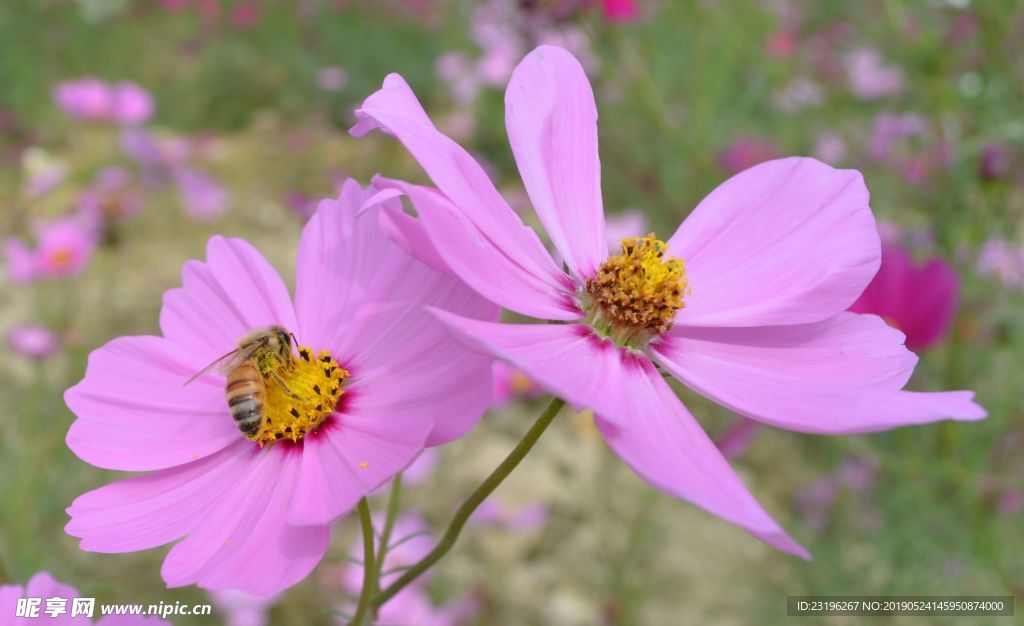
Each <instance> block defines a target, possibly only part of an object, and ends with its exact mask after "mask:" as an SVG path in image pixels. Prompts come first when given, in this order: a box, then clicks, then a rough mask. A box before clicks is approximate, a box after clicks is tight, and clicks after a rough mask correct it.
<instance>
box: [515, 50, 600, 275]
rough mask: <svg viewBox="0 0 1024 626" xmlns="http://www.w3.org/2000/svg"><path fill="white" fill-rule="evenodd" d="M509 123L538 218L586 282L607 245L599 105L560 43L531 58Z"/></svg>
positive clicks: (518, 74)
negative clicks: (599, 153) (602, 193)
mask: <svg viewBox="0 0 1024 626" xmlns="http://www.w3.org/2000/svg"><path fill="white" fill-rule="evenodd" d="M505 126H506V128H507V130H508V138H509V142H510V143H511V145H512V152H513V154H515V157H516V164H517V165H518V166H519V174H520V175H521V176H522V178H523V184H524V185H526V191H527V193H528V194H529V195H530V201H531V202H532V203H533V207H534V209H535V210H536V211H537V215H538V216H539V217H540V220H541V222H543V224H544V228H545V229H546V230H547V233H548V236H550V237H551V241H552V242H553V243H554V244H555V248H557V249H558V251H559V252H560V253H561V255H562V258H563V259H565V262H566V265H567V266H568V268H569V271H570V273H572V275H573V276H575V277H576V278H577V279H578V280H580V281H585V280H586V279H587V278H590V277H591V276H593V275H594V274H595V273H596V272H597V268H598V266H599V265H601V262H602V261H604V259H605V257H607V256H608V245H607V243H606V236H605V228H604V205H603V204H602V201H601V161H600V158H599V157H598V151H597V106H596V105H595V104H594V92H593V90H591V88H590V82H589V81H588V80H587V75H586V73H584V71H583V67H582V66H581V65H580V62H579V61H577V60H576V57H574V56H572V54H570V53H569V52H568V51H566V50H564V49H562V48H558V47H556V46H540V47H538V48H537V49H535V50H534V51H533V52H531V53H530V54H528V55H526V58H524V59H523V60H522V61H521V62H520V63H519V65H518V66H517V67H516V69H515V71H514V72H512V79H511V80H510V81H509V84H508V89H507V90H506V91H505Z"/></svg>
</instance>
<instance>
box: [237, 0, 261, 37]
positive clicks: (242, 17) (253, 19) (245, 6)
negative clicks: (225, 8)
mask: <svg viewBox="0 0 1024 626" xmlns="http://www.w3.org/2000/svg"><path fill="white" fill-rule="evenodd" d="M262 16H263V10H262V9H261V8H260V5H259V3H258V2H253V1H252V0H248V1H242V2H237V3H235V5H234V7H233V8H232V9H231V18H230V20H229V23H230V24H231V27H232V28H234V29H235V30H249V29H250V28H252V27H253V26H255V25H256V23H257V22H258V21H259V20H260V18H261V17H262Z"/></svg>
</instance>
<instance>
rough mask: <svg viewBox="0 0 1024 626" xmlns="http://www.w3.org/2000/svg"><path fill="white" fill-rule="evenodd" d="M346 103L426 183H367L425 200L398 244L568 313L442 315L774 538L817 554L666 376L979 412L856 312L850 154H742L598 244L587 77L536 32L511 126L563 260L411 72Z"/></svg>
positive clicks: (857, 249)
mask: <svg viewBox="0 0 1024 626" xmlns="http://www.w3.org/2000/svg"><path fill="white" fill-rule="evenodd" d="M357 115H358V116H359V119H360V121H359V122H358V124H357V125H356V126H355V127H354V128H353V129H352V131H351V132H352V134H353V135H355V136H362V135H364V134H366V133H368V132H370V131H371V130H373V129H376V128H379V129H382V130H383V131H385V132H387V133H388V134H389V135H391V136H393V137H395V138H396V139H397V140H398V141H400V142H402V144H403V145H404V146H405V148H406V149H407V150H408V151H409V152H410V153H411V154H412V156H413V157H414V158H415V159H416V160H417V162H418V163H419V164H420V166H421V167H422V168H423V169H424V170H425V172H426V174H427V176H428V177H429V178H430V179H431V180H432V181H433V183H434V184H435V185H437V188H436V189H435V188H432V187H425V186H419V185H413V184H409V183H405V182H402V181H398V180H391V179H383V178H379V179H378V181H377V182H378V184H379V185H380V186H381V187H383V188H387V189H391V190H393V191H394V192H400V193H403V194H405V195H407V196H408V197H409V199H410V200H411V201H412V203H413V205H414V206H415V209H416V211H417V214H418V217H415V218H414V217H412V216H409V215H408V214H406V213H405V212H404V211H402V210H401V209H400V208H390V209H387V210H386V211H384V212H383V214H382V218H383V219H384V220H385V222H386V223H387V224H388V228H389V232H390V233H391V234H392V237H393V238H394V240H396V241H400V242H401V245H403V247H405V248H406V249H407V250H410V251H411V252H413V253H414V254H416V255H417V256H419V257H420V258H422V259H424V260H425V262H428V263H430V264H431V265H432V266H433V267H438V268H444V267H447V268H448V269H449V271H452V272H453V273H455V274H456V275H458V276H459V277H460V278H462V279H463V280H464V281H466V283H467V284H469V285H470V286H471V287H472V288H473V289H475V290H477V291H478V292H479V293H480V294H482V295H484V296H485V297H487V298H488V299H490V300H491V301H493V302H495V303H496V304H499V305H501V306H503V307H505V308H507V309H509V310H510V311H513V312H515V313H518V314H520V315H522V316H526V317H530V318H535V319H540V320H546V321H554V322H559V323H547V324H500V323H489V322H481V321H478V320H470V319H465V318H463V317H460V316H458V315H453V314H450V313H444V312H437V313H436V315H437V317H438V318H439V319H441V320H443V322H444V323H445V325H446V327H447V328H448V329H449V331H450V332H451V333H453V335H455V336H456V337H459V338H460V339H461V340H462V341H463V342H465V343H466V345H469V346H472V347H474V348H476V349H478V350H481V351H482V352H485V353H487V354H490V355H493V356H494V357H495V358H497V359H500V360H502V361H506V362H508V363H510V364H511V365H513V366H515V367H517V368H519V369H521V370H523V371H524V372H528V374H529V376H530V378H531V379H532V380H533V381H535V382H536V383H537V384H538V385H540V386H541V387H543V388H544V389H546V390H547V391H549V392H550V393H552V394H554V395H556V396H557V397H560V398H563V399H564V400H566V401H567V402H568V403H569V405H570V406H581V407H587V408H590V409H592V410H593V412H594V414H595V416H596V417H595V419H596V422H597V427H598V429H599V430H600V431H601V433H602V435H604V438H605V439H606V441H607V442H608V444H609V445H610V446H611V448H612V449H613V450H614V451H615V452H616V453H617V454H619V456H621V457H622V458H623V460H624V461H625V462H626V463H627V464H629V465H630V466H631V467H632V468H633V469H634V470H635V471H636V472H637V473H638V474H639V475H640V476H641V477H643V478H644V479H646V480H647V481H648V482H649V483H650V484H651V485H653V486H655V487H656V488H658V489H660V490H662V491H664V492H666V493H668V494H671V495H674V496H677V497H680V498H683V499H685V500H688V501H690V502H692V503H694V504H696V505H698V506H700V507H703V508H704V509H706V510H708V511H710V512H711V513H713V514H715V515H718V516H719V517H721V518H723V519H725V520H727V521H730V522H732V523H735V524H738V525H739V526H741V527H743V528H744V529H746V530H748V531H749V532H750V533H751V534H753V535H754V536H756V537H758V538H760V539H762V540H763V541H765V542H767V543H768V544H770V545H772V546H775V547H777V548H779V549H782V550H785V551H788V552H791V553H794V554H797V555H801V556H805V557H806V556H808V553H807V551H806V550H805V549H804V548H803V547H801V546H800V545H799V544H797V543H796V542H795V541H794V540H793V539H792V538H790V537H789V535H787V534H786V532H785V531H784V530H783V529H782V528H781V527H780V526H779V525H778V524H777V523H776V522H775V521H774V520H773V519H772V518H771V516H770V515H769V514H768V513H767V512H766V511H765V510H764V509H763V508H761V506H760V505H759V504H758V503H757V501H756V500H755V499H754V497H753V496H752V495H751V494H750V492H749V491H748V490H747V489H746V487H745V486H744V485H743V483H742V481H741V480H740V479H739V477H738V476H737V475H736V474H735V472H734V471H733V470H732V468H731V467H730V466H729V464H728V462H727V461H726V460H725V459H724V458H723V457H722V455H721V453H720V452H718V449H717V448H716V447H715V445H714V443H713V442H712V441H711V440H710V439H709V438H708V436H707V434H706V433H705V432H704V431H703V429H702V428H701V427H700V424H699V423H698V422H697V421H696V419H695V418H694V417H693V416H692V415H691V414H690V413H689V411H688V410H687V409H686V407H685V406H684V405H683V403H682V402H681V401H680V399H679V397H678V396H677V395H676V393H675V392H674V391H673V390H672V388H671V387H670V386H669V384H668V382H666V380H665V377H664V376H663V373H667V374H670V375H672V376H673V377H675V378H676V379H678V380H680V381H681V382H683V383H684V384H686V385H687V386H689V387H691V388H693V389H694V390H696V391H697V392H699V393H701V394H702V395H705V396H707V397H709V398H711V399H712V400H715V401H717V402H718V403H719V404H722V405H724V406H726V407H728V408H729V409H731V410H733V411H734V412H736V413H739V414H740V415H743V416H745V417H749V418H752V419H757V420H759V421H761V422H765V423H768V424H771V425H775V426H778V427H782V428H787V429H791V430H796V431H800V432H810V433H818V434H843V433H864V432H872V431H879V430H886V429H889V428H894V427H898V426H905V425H910V424H921V423H927V422H933V421H938V420H942V419H949V418H952V419H962V420H977V419H981V418H983V417H984V416H985V415H986V413H985V411H984V409H982V408H981V407H980V406H978V405H977V404H975V403H974V402H973V400H972V398H973V396H974V394H973V392H971V391H951V392H939V393H919V392H907V391H903V390H902V389H903V387H904V385H905V384H906V382H907V380H908V379H909V378H910V375H911V373H912V372H913V369H914V365H915V363H916V361H917V359H916V357H915V356H914V355H913V354H912V353H910V352H909V351H907V350H906V348H905V347H904V346H903V336H902V334H900V333H899V332H897V331H895V330H893V329H891V328H889V327H888V326H886V325H885V324H884V323H883V322H882V321H881V320H880V319H878V318H877V317H874V316H870V315H856V314H853V313H849V312H847V311H846V309H847V308H848V307H849V306H850V305H851V304H852V303H853V302H854V301H855V300H856V299H857V297H858V296H860V294H861V292H862V291H863V290H864V288H865V287H866V286H867V284H868V283H869V282H870V280H871V277H872V276H873V275H874V274H875V272H876V271H877V269H878V265H879V263H880V243H879V239H878V232H877V230H876V228H875V219H874V216H873V214H872V212H871V209H870V208H869V206H868V190H867V188H866V187H865V185H864V181H863V177H862V176H861V175H860V173H858V172H855V171H850V170H836V169H833V168H831V167H829V166H827V165H825V164H823V163H821V162H819V161H815V160H813V159H807V158H788V159H779V160H775V161H770V162H768V163H763V164H761V165H757V166H754V167H753V168H751V169H748V170H745V171H744V172H743V173H741V174H739V175H737V176H734V177H732V178H731V179H729V180H727V181H726V182H725V183H723V184H722V185H721V186H719V187H718V188H717V189H716V190H714V191H712V192H711V194H710V195H708V196H707V197H706V198H705V199H704V200H703V201H702V202H701V203H700V204H699V205H698V206H697V208H696V209H694V210H693V212H691V213H690V215H689V217H687V219H686V220H685V221H684V222H683V223H682V224H681V225H680V227H679V229H678V230H677V231H676V233H675V234H674V235H673V236H672V237H671V238H669V240H668V242H667V243H666V242H663V241H660V240H657V239H654V238H653V237H650V238H643V239H637V240H634V241H633V242H631V245H627V246H623V249H622V251H621V253H620V254H618V255H615V256H611V257H609V252H608V240H607V233H606V229H605V219H604V211H603V207H602V204H603V203H602V197H601V182H600V177H601V174H600V162H599V157H598V149H597V148H598V138H597V109H596V105H595V102H594V98H593V92H592V89H591V87H590V83H589V81H588V80H587V77H586V75H585V73H584V70H583V67H582V66H581V65H580V63H579V62H578V61H577V60H576V59H575V58H574V57H573V56H572V55H571V54H570V53H569V52H567V51H566V50H563V49H560V48H554V47H548V46H542V47H540V48H537V49H536V50H534V51H533V52H531V53H530V54H529V55H527V57H526V58H525V59H524V60H523V61H522V62H521V63H520V64H519V66H518V67H517V68H516V70H515V71H514V72H513V74H512V79H511V81H510V83H509V85H508V88H507V90H506V94H505V122H506V129H507V131H508V135H509V141H510V143H511V145H512V151H513V154H514V156H515V159H516V163H517V165H518V167H519V172H520V175H521V177H522V179H523V183H524V185H525V187H526V189H527V191H528V193H529V195H530V198H531V200H532V204H533V207H534V210H535V211H536V213H537V215H538V217H539V219H540V221H541V222H542V223H543V224H544V226H545V227H546V231H547V234H548V236H549V237H550V239H551V241H552V242H553V244H554V246H555V248H556V249H557V250H558V251H559V253H560V257H561V259H562V260H563V262H564V269H563V266H562V264H558V263H555V261H554V260H553V259H552V258H551V256H550V255H549V254H548V252H547V250H546V249H545V247H544V245H543V243H542V242H541V239H540V237H538V236H537V234H536V233H535V232H533V231H532V230H531V229H529V228H526V227H525V226H524V224H523V222H522V220H521V219H520V218H519V216H518V215H516V213H515V212H513V211H512V209H511V208H510V207H509V206H508V204H507V203H506V202H505V200H504V199H503V198H502V197H501V195H500V194H499V193H498V191H497V189H496V188H495V187H494V185H493V183H492V182H491V181H490V180H489V179H488V177H487V175H486V174H485V172H484V170H483V168H482V167H481V166H480V165H479V163H477V162H476V160H475V159H473V157H472V156H470V155H469V153H467V152H466V151H464V150H463V149H462V148H461V147H460V146H458V144H456V143H455V142H453V141H452V140H451V139H449V138H448V137H446V136H444V135H442V134H441V133H440V132H439V131H438V130H437V128H436V127H434V125H433V124H432V123H431V121H430V118H429V117H428V116H427V114H426V112H425V111H424V110H423V107H422V105H421V104H420V103H419V101H418V100H417V99H416V96H415V95H414V94H413V92H412V90H411V89H410V88H409V86H408V84H407V83H406V82H405V80H404V79H402V77H401V76H399V75H397V74H391V75H389V76H388V77H387V78H386V79H385V81H384V85H383V87H382V88H381V89H380V90H379V91H377V92H376V93H374V94H372V95H371V96H370V97H369V98H367V99H366V101H365V102H364V103H363V105H362V107H361V108H360V109H359V110H358V111H357ZM684 260H685V262H684ZM850 345H855V346H857V349H856V350H851V349H849V346H850Z"/></svg>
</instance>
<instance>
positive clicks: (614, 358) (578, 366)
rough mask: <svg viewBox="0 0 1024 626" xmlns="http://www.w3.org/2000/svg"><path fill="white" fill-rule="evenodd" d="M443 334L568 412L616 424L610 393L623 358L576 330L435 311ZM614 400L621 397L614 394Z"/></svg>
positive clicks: (589, 333) (575, 326)
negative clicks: (525, 380)
mask: <svg viewBox="0 0 1024 626" xmlns="http://www.w3.org/2000/svg"><path fill="white" fill-rule="evenodd" d="M434 314H435V315H436V316H437V317H438V319H440V320H441V321H442V322H443V323H444V325H445V326H446V327H447V328H448V330H449V331H450V332H451V333H452V334H453V335H454V336H455V337H456V338H457V339H459V340H461V341H463V342H465V343H466V345H468V346H470V347H474V348H476V349H478V350H481V351H484V352H487V353H488V354H492V355H494V356H495V357H497V358H499V359H501V360H503V361H507V362H509V363H511V364H512V365H514V366H515V367H517V368H519V369H521V370H522V371H524V372H529V373H530V378H531V379H532V380H533V381H534V382H536V383H537V384H538V385H540V386H541V387H543V388H544V389H546V390H548V391H549V392H550V393H553V394H555V395H557V396H559V397H560V398H563V399H564V400H566V401H568V402H569V403H570V404H572V405H573V406H580V407H585V408H591V409H594V411H595V412H598V413H601V414H602V415H606V416H607V417H608V418H609V419H617V417H616V416H618V415H620V414H621V411H619V410H618V407H619V406H620V405H619V403H620V402H621V401H622V398H616V397H615V396H614V395H609V394H607V393H604V390H606V389H608V388H609V387H612V388H615V387H616V385H618V384H619V381H621V380H623V378H624V377H625V373H624V371H625V369H626V368H628V367H630V362H631V359H630V358H627V356H628V354H627V353H625V352H623V351H621V350H619V349H617V348H616V347H615V345H614V344H613V343H612V342H611V341H603V340H601V339H598V338H597V337H596V336H595V335H594V334H593V331H592V330H591V329H590V328H589V327H587V326H583V325H579V324H572V325H566V324H492V323H488V322H480V321H477V320H470V319H466V318H462V317H458V316H456V315H452V314H450V313H447V312H444V311H437V310H434ZM616 395H626V394H624V393H622V394H616Z"/></svg>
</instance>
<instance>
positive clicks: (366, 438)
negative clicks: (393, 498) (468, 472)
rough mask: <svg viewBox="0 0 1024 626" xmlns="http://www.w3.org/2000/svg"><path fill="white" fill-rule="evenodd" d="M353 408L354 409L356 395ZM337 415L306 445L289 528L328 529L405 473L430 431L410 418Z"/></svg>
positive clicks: (426, 421)
mask: <svg viewBox="0 0 1024 626" xmlns="http://www.w3.org/2000/svg"><path fill="white" fill-rule="evenodd" d="M353 393H354V395H355V396H356V397H355V398H353V400H352V402H351V404H353V405H358V404H359V398H358V395H359V394H358V392H353ZM357 410H358V407H356V408H354V409H353V413H351V414H336V415H335V416H334V417H333V418H332V419H333V420H334V422H333V423H331V424H329V425H328V426H327V427H326V428H324V429H322V430H321V431H320V432H319V433H317V434H316V435H312V436H307V437H306V439H305V440H304V444H305V445H304V449H303V454H302V469H301V472H300V474H299V476H298V482H297V483H296V486H295V495H294V497H293V498H292V502H291V506H290V508H289V511H288V522H289V523H291V524H329V523H330V522H331V521H333V520H334V519H335V518H337V517H339V516H341V515H344V514H345V513H347V512H349V511H350V510H351V509H352V508H354V507H355V505H356V504H358V503H359V499H360V498H362V497H363V496H366V495H368V494H369V493H371V492H373V491H374V490H375V489H377V488H378V487H380V486H381V485H382V484H384V483H385V482H387V481H388V480H390V479H391V478H392V477H393V476H394V475H395V474H397V473H398V472H401V471H402V470H403V469H405V468H406V467H407V466H408V465H409V464H410V463H411V462H412V461H413V460H414V459H415V458H416V455H418V454H419V452H420V451H421V450H422V449H423V444H424V441H425V440H426V437H427V435H428V434H429V432H430V429H431V426H432V425H433V423H432V420H430V419H429V418H422V419H421V418H418V417H416V416H414V415H411V414H410V415H405V416H392V415H386V414H385V415H381V414H376V415H362V414H356V413H355V412H354V411H357Z"/></svg>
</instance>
